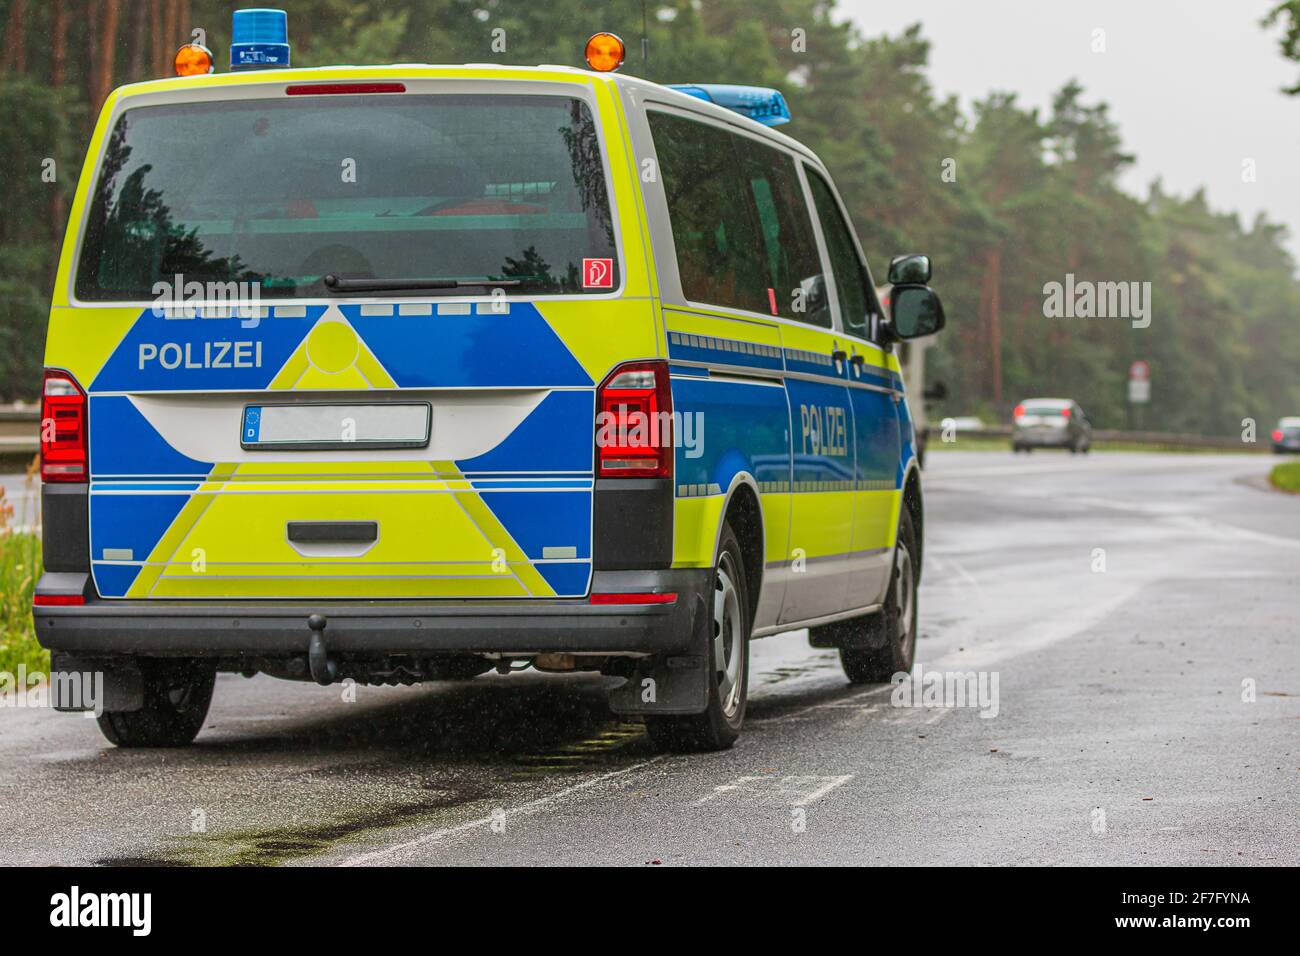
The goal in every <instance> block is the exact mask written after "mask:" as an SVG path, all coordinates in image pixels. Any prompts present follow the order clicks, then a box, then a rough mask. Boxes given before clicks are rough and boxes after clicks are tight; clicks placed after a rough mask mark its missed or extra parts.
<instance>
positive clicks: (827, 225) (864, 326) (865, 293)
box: [804, 166, 875, 338]
mask: <svg viewBox="0 0 1300 956" xmlns="http://www.w3.org/2000/svg"><path fill="white" fill-rule="evenodd" d="M804 172H805V173H806V174H807V176H808V185H809V187H810V188H811V189H812V194H813V203H814V204H815V205H816V207H817V218H818V220H820V222H821V226H822V233H823V235H825V237H826V251H827V253H828V254H829V255H830V259H831V271H832V272H833V273H834V274H835V291H836V295H837V298H838V299H839V301H840V315H841V316H842V317H843V321H844V328H845V329H846V330H847V331H849V332H852V333H853V334H854V335H858V336H861V337H862V338H872V337H874V336H873V335H872V332H873V329H872V328H871V322H870V317H871V314H872V312H873V311H874V309H875V296H874V294H873V293H872V291H871V286H870V283H869V282H868V280H867V271H866V270H865V269H864V268H862V260H861V259H859V258H858V250H857V249H856V248H855V247H854V245H853V236H852V234H851V233H850V232H849V225H848V223H846V222H845V221H844V217H843V215H841V214H840V207H839V204H838V203H837V202H836V201H835V196H834V194H833V193H832V192H831V188H830V186H829V185H828V184H827V183H826V180H824V179H823V178H822V177H821V174H819V173H818V172H817V171H816V170H814V169H812V168H811V167H809V166H804Z"/></svg>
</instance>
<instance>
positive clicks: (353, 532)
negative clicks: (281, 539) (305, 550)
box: [287, 521, 379, 544]
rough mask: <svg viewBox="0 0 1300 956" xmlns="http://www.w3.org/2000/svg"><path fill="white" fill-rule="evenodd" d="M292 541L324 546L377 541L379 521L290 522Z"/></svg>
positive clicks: (289, 531)
mask: <svg viewBox="0 0 1300 956" xmlns="http://www.w3.org/2000/svg"><path fill="white" fill-rule="evenodd" d="M287 531H288V535H289V540H290V541H298V542H302V543H315V544H323V543H326V542H336V541H337V542H344V541H347V542H358V541H377V540H378V539H379V522H378V521H290V522H288V528H287Z"/></svg>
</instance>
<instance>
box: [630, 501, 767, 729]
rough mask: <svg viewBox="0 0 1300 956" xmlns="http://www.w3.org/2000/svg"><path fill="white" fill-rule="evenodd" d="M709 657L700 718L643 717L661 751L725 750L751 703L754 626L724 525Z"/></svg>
mask: <svg viewBox="0 0 1300 956" xmlns="http://www.w3.org/2000/svg"><path fill="white" fill-rule="evenodd" d="M710 607H711V608H712V610H713V618H712V620H711V622H710V623H711V630H710V636H711V638H712V642H711V645H710V657H709V674H708V683H709V705H708V707H706V708H705V710H704V713H702V714H684V715H676V714H674V715H665V716H659V717H646V719H645V725H646V731H647V732H648V733H649V735H650V741H651V742H652V743H653V744H654V746H655V748H656V749H657V750H659V751H662V752H666V753H693V752H698V751H705V750H726V749H727V748H728V747H730V746H731V745H732V744H734V743H735V742H736V738H737V737H739V736H740V728H741V725H742V724H743V723H744V722H745V704H746V702H747V701H748V699H749V634H750V631H751V630H752V629H753V626H754V624H753V620H752V619H751V613H750V609H749V592H748V589H747V588H746V586H745V565H744V559H743V557H742V555H741V550H740V542H739V541H738V540H736V535H735V533H734V532H733V531H732V530H731V526H730V525H723V527H722V540H721V541H720V542H719V545H718V560H717V564H716V566H715V567H714V571H713V599H712V602H711V604H710Z"/></svg>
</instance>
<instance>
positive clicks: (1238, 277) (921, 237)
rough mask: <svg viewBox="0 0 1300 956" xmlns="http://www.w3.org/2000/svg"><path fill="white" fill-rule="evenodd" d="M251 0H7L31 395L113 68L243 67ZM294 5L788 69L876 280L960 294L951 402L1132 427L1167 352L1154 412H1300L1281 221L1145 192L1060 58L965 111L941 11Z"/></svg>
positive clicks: (365, 31)
mask: <svg viewBox="0 0 1300 956" xmlns="http://www.w3.org/2000/svg"><path fill="white" fill-rule="evenodd" d="M244 5H246V4H242V3H238V2H230V0H41V2H36V0H0V24H2V28H3V31H4V34H3V40H2V42H0V198H2V202H3V207H4V214H3V216H0V398H3V399H16V398H23V399H29V400H30V399H32V398H34V397H35V393H36V389H37V382H38V380H39V374H40V366H41V353H42V350H43V337H44V326H45V319H46V313H47V311H48V303H49V294H50V284H51V279H52V277H53V272H54V268H55V264H56V259H57V254H58V247H59V244H60V243H61V242H62V238H63V231H64V228H65V220H66V215H67V207H68V203H69V199H70V196H71V193H72V191H73V189H74V188H75V185H76V177H77V174H78V172H79V169H80V163H81V160H82V157H83V155H84V151H85V147H86V142H87V139H88V137H89V133H90V130H91V128H92V126H93V123H94V120H95V117H96V115H97V113H98V110H99V107H100V105H101V104H102V103H103V101H104V99H105V97H106V96H107V95H108V93H109V92H110V91H111V90H112V89H113V88H114V87H115V86H116V85H119V84H122V83H130V82H136V81H139V80H144V79H150V78H154V77H160V76H168V75H170V73H171V66H170V65H171V59H172V55H173V53H174V52H175V49H176V48H177V47H178V46H179V45H180V44H181V43H183V42H185V41H187V40H189V39H190V38H191V36H192V35H193V31H194V30H202V31H203V33H202V34H201V35H202V36H203V37H204V38H205V39H206V40H207V41H208V45H209V46H210V47H211V49H212V50H213V51H214V53H215V54H216V58H217V62H218V69H219V70H223V71H224V70H225V69H227V68H228V49H229V42H230V35H229V34H230V23H231V13H232V11H233V10H234V9H236V8H238V7H240V6H244ZM282 5H283V6H285V7H286V8H287V9H288V10H289V40H290V43H291V44H292V46H293V58H294V63H295V64H296V65H300V66H314V65H323V64H332V63H385V62H429V63H445V62H450V63H455V62H501V63H519V64H537V63H557V64H568V65H573V66H581V65H582V49H581V48H582V44H583V41H584V40H585V39H586V37H587V36H588V35H589V34H590V33H592V32H594V31H595V30H598V29H601V30H610V31H613V32H616V33H618V34H620V35H621V36H622V37H624V39H625V40H627V42H628V51H629V53H628V61H627V63H626V65H625V66H624V71H625V72H630V73H633V74H636V75H640V76H646V77H648V78H649V79H652V80H656V81H661V82H724V83H725V82H730V83H747V84H756V85H766V86H775V87H778V88H780V89H781V90H782V91H783V92H784V93H785V94H786V96H787V99H788V100H789V103H790V108H791V111H792V113H793V115H794V121H793V122H792V123H790V124H789V125H788V126H786V127H783V130H785V131H788V132H789V133H790V135H792V136H794V137H796V138H798V139H800V140H802V141H803V142H805V143H807V144H808V145H809V146H811V147H812V148H813V149H814V150H816V151H817V152H818V154H819V155H820V156H821V157H822V158H823V160H824V161H825V162H826V163H827V165H828V166H829V168H830V170H831V173H832V175H833V176H834V177H835V180H836V182H837V184H838V186H839V188H840V190H841V192H842V194H843V196H844V199H845V201H846V203H847V205H848V206H849V209H850V212H851V215H852V217H853V220H854V223H855V225H856V227H857V230H858V233H859V235H860V237H861V238H862V241H863V245H864V246H865V248H866V250H867V253H868V257H869V259H870V263H871V266H872V269H873V272H874V273H875V275H876V276H877V279H878V280H883V276H884V274H885V272H886V268H887V264H888V260H889V257H890V256H891V255H894V254H898V253H903V252H913V251H921V252H927V253H929V254H930V255H931V256H932V257H933V259H934V262H935V277H934V285H935V287H936V289H938V290H939V291H940V293H941V294H942V295H943V297H944V301H945V305H946V307H947V312H948V315H949V328H948V330H947V331H946V332H945V333H944V334H943V335H942V336H941V337H940V340H939V342H938V344H937V345H936V347H935V348H934V349H932V350H930V353H929V355H930V362H931V367H930V369H929V372H928V375H929V377H930V379H931V380H934V379H939V380H942V381H943V382H944V383H945V384H946V385H947V387H948V393H949V395H948V398H947V400H946V401H945V402H943V403H942V405H941V407H940V408H939V409H938V411H939V412H940V413H941V414H968V413H978V414H982V415H984V416H985V417H986V418H991V419H995V420H996V419H1002V418H1004V417H1005V416H1006V414H1007V413H1008V411H1009V409H1010V407H1011V406H1012V405H1014V404H1015V402H1016V401H1017V400H1019V399H1021V398H1024V397H1027V396H1032V395H1059V396H1068V397H1072V398H1075V399H1077V400H1078V401H1079V402H1080V403H1081V404H1082V405H1083V407H1084V408H1085V409H1086V410H1087V411H1088V413H1089V416H1090V418H1091V419H1092V420H1093V421H1094V423H1095V424H1097V425H1098V426H1099V427H1124V426H1125V424H1127V423H1129V421H1130V419H1129V417H1128V416H1129V409H1128V408H1127V405H1126V399H1125V380H1126V378H1127V374H1128V368H1129V365H1130V363H1131V362H1132V361H1134V360H1136V359H1143V360H1145V361H1147V362H1148V363H1149V365H1150V367H1151V379H1152V394H1151V403H1150V405H1149V406H1147V407H1146V408H1145V409H1144V410H1143V417H1142V419H1141V420H1140V421H1139V422H1138V423H1139V424H1142V425H1144V426H1146V427H1149V428H1153V429H1159V430H1166V431H1185V432H1196V433H1204V434H1234V433H1236V432H1238V431H1240V429H1241V422H1242V419H1244V418H1254V419H1256V420H1258V421H1259V422H1260V428H1261V429H1263V428H1265V427H1266V426H1267V423H1269V422H1270V421H1271V420H1272V419H1274V418H1276V417H1278V416H1280V415H1283V414H1300V376H1297V375H1296V373H1295V361H1296V359H1297V357H1300V322H1297V321H1296V320H1297V317H1298V316H1300V283H1298V282H1297V280H1296V275H1295V263H1294V262H1293V261H1292V259H1291V257H1290V256H1289V254H1288V252H1287V250H1286V247H1285V244H1284V243H1285V240H1286V233H1285V229H1284V227H1283V226H1281V225H1280V224H1278V223H1275V222H1272V221H1270V220H1269V219H1268V218H1267V217H1266V216H1264V215H1260V216H1257V217H1256V218H1255V219H1254V220H1253V221H1251V222H1249V223H1243V222H1242V221H1241V220H1240V218H1239V217H1238V216H1237V215H1235V214H1233V213H1231V212H1225V211H1222V210H1216V209H1214V208H1212V207H1211V206H1210V204H1209V202H1208V201H1207V199H1206V196H1205V193H1204V191H1197V192H1194V193H1192V194H1191V195H1175V194H1172V193H1170V192H1168V191H1167V190H1165V189H1164V188H1163V187H1162V185H1161V184H1160V182H1158V181H1157V182H1155V183H1152V184H1151V185H1150V187H1149V189H1148V191H1147V194H1146V195H1145V196H1143V197H1134V196H1131V195H1129V194H1127V193H1125V192H1124V191H1122V190H1121V189H1120V188H1119V185H1118V183H1119V178H1120V176H1121V174H1122V173H1123V172H1124V171H1125V170H1126V169H1127V168H1128V167H1129V166H1130V165H1131V164H1132V163H1133V161H1134V157H1133V155H1132V154H1130V153H1129V152H1127V151H1126V150H1125V147H1124V144H1123V142H1122V141H1121V138H1120V135H1119V132H1118V130H1117V128H1116V125H1115V123H1114V121H1113V120H1112V118H1111V117H1110V114H1109V110H1108V108H1107V105H1106V104H1105V103H1100V102H1096V101H1095V100H1093V99H1092V98H1090V97H1089V96H1088V93H1087V90H1086V87H1085V86H1084V84H1083V83H1082V82H1080V81H1079V80H1077V79H1072V78H1069V77H1062V78H1061V83H1060V86H1059V89H1058V92H1057V93H1056V94H1055V96H1054V97H1053V99H1052V102H1051V104H1050V106H1049V107H1047V108H1046V109H1042V110H1040V109H1038V108H1034V107H1031V106H1028V105H1026V104H1024V103H1022V102H1020V101H1019V100H1018V98H1017V97H1016V96H1015V95H1014V94H1011V93H1007V92H1001V91H991V92H989V93H988V94H987V95H986V96H984V97H983V98H982V99H979V100H976V101H975V102H974V103H973V105H972V107H971V108H970V109H969V110H963V109H962V108H961V107H960V106H959V104H958V103H957V101H956V99H955V98H952V97H944V96H941V95H939V94H938V93H937V92H936V91H935V90H934V89H933V87H932V86H931V84H930V81H929V79H928V77H927V68H928V64H929V57H930V47H929V43H928V42H927V40H926V38H925V35H924V31H923V29H922V27H921V26H920V25H916V26H913V27H911V28H909V29H906V30H904V31H902V32H901V33H899V34H897V35H893V36H864V35H863V34H862V33H861V32H860V31H859V30H858V29H857V28H856V27H854V26H852V25H850V24H848V23H847V22H845V20H844V18H843V15H842V14H841V13H839V12H838V11H837V10H836V9H835V7H834V5H833V3H832V2H828V0H698V2H697V0H672V2H647V3H645V4H642V3H641V2H638V0H618V2H610V3H606V4H602V5H600V6H599V7H598V8H597V7H593V6H592V5H589V4H584V3H580V2H576V0H549V2H547V3H545V4H540V3H534V2H530V0H385V2H367V0H286V2H285V3H284V4H282ZM1273 20H1274V22H1277V21H1283V22H1285V23H1288V24H1289V29H1288V31H1287V33H1286V36H1284V38H1283V49H1282V51H1281V52H1282V55H1284V56H1285V55H1290V56H1300V53H1298V51H1297V42H1298V40H1297V37H1300V34H1297V32H1296V25H1297V24H1298V23H1300V4H1297V3H1296V0H1290V2H1287V3H1284V4H1281V5H1280V6H1279V7H1278V8H1277V10H1276V11H1274V13H1273ZM642 37H645V40H646V43H645V44H644V47H643V44H642ZM1288 40H1289V43H1290V46H1289V47H1287V45H1286V44H1287V42H1288ZM1293 92H1294V91H1293ZM1260 95H1274V91H1268V90H1262V91H1260ZM1277 95H1281V94H1280V92H1278V93H1277ZM214 148H215V146H214ZM51 169H52V170H53V171H54V173H53V177H51ZM1254 174H1255V170H1253V169H1251V168H1249V167H1247V166H1245V165H1243V169H1242V170H1241V175H1242V176H1251V175H1254ZM1067 277H1070V278H1069V281H1070V282H1071V283H1072V284H1073V285H1074V286H1075V287H1083V286H1080V285H1079V284H1081V283H1082V284H1083V285H1084V286H1086V285H1087V284H1090V283H1091V284H1097V285H1100V284H1103V283H1108V284H1114V283H1125V284H1126V287H1127V284H1129V283H1136V284H1137V286H1136V287H1134V288H1137V289H1141V288H1143V287H1144V286H1143V284H1144V283H1149V286H1145V288H1149V289H1150V301H1149V302H1147V303H1145V305H1146V306H1147V307H1149V315H1148V320H1149V321H1148V323H1147V324H1146V325H1145V327H1135V325H1136V324H1140V323H1135V322H1132V321H1129V320H1128V319H1126V318H1124V317H1111V318H1098V317H1092V318H1089V317H1084V316H1080V315H1078V314H1077V312H1076V311H1074V310H1071V312H1070V314H1068V315H1058V314H1055V313H1053V311H1052V310H1051V309H1048V308H1045V303H1046V302H1047V301H1048V299H1049V298H1050V297H1049V295H1048V289H1049V288H1050V287H1051V284H1053V283H1057V284H1063V283H1065V282H1066V281H1067ZM1111 288H1113V286H1111Z"/></svg>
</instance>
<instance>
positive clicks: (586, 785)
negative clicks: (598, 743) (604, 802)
mask: <svg viewBox="0 0 1300 956" xmlns="http://www.w3.org/2000/svg"><path fill="white" fill-rule="evenodd" d="M664 759H666V757H663V756H660V757H651V758H650V759H649V760H643V761H642V762H641V763H637V764H633V765H632V766H630V767H624V768H623V769H622V770H614V771H611V772H610V773H605V774H601V775H600V776H599V777H592V778H591V779H590V780H584V781H583V782H582V783H578V784H574V785H573V786H572V787H565V788H564V789H563V790H557V791H556V792H555V793H552V794H548V795H546V796H544V797H538V798H537V799H536V800H530V801H528V802H527V803H521V804H520V805H519V806H517V807H511V808H509V809H508V810H505V811H504V816H505V817H517V816H524V815H526V814H529V813H536V812H537V811H538V810H541V809H542V808H543V807H546V806H549V805H550V804H552V803H555V802H557V801H559V800H563V799H564V798H565V797H568V796H571V795H572V794H575V793H578V792H579V791H582V790H588V789H590V788H592V787H594V786H596V785H597V784H599V783H604V782H605V781H606V780H613V779H614V778H615V777H621V776H624V775H625V774H629V773H632V772H633V771H636V770H642V769H644V768H645V767H648V766H650V765H651V764H654V763H658V762H659V761H661V760H664ZM502 816H503V814H496V815H494V816H487V817H480V818H479V819H477V820H470V821H468V822H466V823H460V824H457V825H456V826H454V827H443V828H442V829H441V830H434V831H433V832H432V833H426V834H424V835H423V836H418V837H416V838H415V839H413V840H407V841H406V842H405V843H397V844H394V845H393V846H390V847H384V848H383V849H380V850H371V851H370V852H368V853H360V854H358V855H356V856H352V857H348V858H347V859H346V860H343V861H342V862H341V863H340V864H339V865H340V866H366V865H368V864H370V863H374V862H375V861H377V860H382V859H384V858H385V857H391V856H393V855H395V854H398V853H402V852H404V851H406V850H413V849H416V848H417V847H422V846H427V845H428V844H431V843H437V842H438V841H439V840H442V839H444V838H445V837H449V836H455V835H456V834H458V833H466V832H468V831H470V830H477V829H479V828H480V827H485V826H489V825H490V824H491V823H492V822H493V821H494V820H500V819H502Z"/></svg>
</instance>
